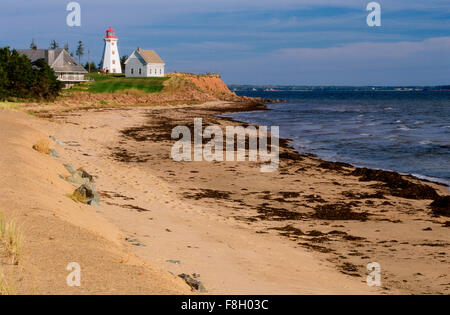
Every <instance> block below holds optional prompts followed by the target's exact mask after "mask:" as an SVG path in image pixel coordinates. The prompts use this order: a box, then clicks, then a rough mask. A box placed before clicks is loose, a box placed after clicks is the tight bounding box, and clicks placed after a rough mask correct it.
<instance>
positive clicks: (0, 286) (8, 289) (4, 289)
mask: <svg viewBox="0 0 450 315" xmlns="http://www.w3.org/2000/svg"><path fill="white" fill-rule="evenodd" d="M14 294H15V291H14V288H13V287H12V286H11V285H10V284H9V283H8V281H6V279H5V276H4V275H3V274H2V273H0V295H14Z"/></svg>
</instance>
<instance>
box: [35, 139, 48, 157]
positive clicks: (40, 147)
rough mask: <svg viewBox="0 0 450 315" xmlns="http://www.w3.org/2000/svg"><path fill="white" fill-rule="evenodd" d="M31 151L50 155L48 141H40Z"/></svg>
mask: <svg viewBox="0 0 450 315" xmlns="http://www.w3.org/2000/svg"><path fill="white" fill-rule="evenodd" d="M33 149H34V150H36V151H38V152H39V153H43V154H50V141H48V140H47V139H41V140H39V141H38V142H37V143H36V144H35V145H33Z"/></svg>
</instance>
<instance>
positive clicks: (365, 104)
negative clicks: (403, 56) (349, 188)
mask: <svg viewBox="0 0 450 315" xmlns="http://www.w3.org/2000/svg"><path fill="white" fill-rule="evenodd" d="M237 94H239V95H245V96H253V97H263V98H268V99H282V100H285V101H286V103H274V104H269V105H268V107H269V108H270V111H254V112H244V113H235V114H230V115H227V116H229V117H233V118H235V119H236V120H239V121H244V122H249V123H255V124H262V125H266V126H280V137H282V138H289V139H292V141H293V143H292V144H293V146H294V148H295V149H296V150H297V151H299V152H302V153H313V154H316V155H318V156H319V157H320V158H323V159H325V160H329V161H340V162H348V163H351V164H353V165H355V166H360V167H370V168H377V169H385V170H393V171H398V172H401V173H407V174H413V175H416V176H418V177H423V178H426V179H431V180H435V181H439V182H443V183H446V184H450V91H408V92H406V91H364V92H363V91H332V92H330V91H305V92H302V91H269V92H262V91H259V92H257V91H256V92H253V91H249V92H237Z"/></svg>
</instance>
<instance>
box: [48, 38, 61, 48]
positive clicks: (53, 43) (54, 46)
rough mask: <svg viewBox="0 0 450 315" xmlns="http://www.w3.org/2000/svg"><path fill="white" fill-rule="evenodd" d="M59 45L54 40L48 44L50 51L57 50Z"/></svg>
mask: <svg viewBox="0 0 450 315" xmlns="http://www.w3.org/2000/svg"><path fill="white" fill-rule="evenodd" d="M58 48H59V44H58V43H57V42H56V40H52V41H51V43H50V49H58Z"/></svg>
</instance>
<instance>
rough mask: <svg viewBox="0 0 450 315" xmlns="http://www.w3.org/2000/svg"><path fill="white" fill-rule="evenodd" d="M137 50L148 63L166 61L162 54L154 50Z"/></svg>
mask: <svg viewBox="0 0 450 315" xmlns="http://www.w3.org/2000/svg"><path fill="white" fill-rule="evenodd" d="M136 52H137V53H138V54H139V55H141V57H142V58H143V59H144V60H145V62H146V63H164V61H163V60H162V59H161V57H160V56H158V54H157V53H156V52H155V51H154V50H144V49H138V50H136Z"/></svg>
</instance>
